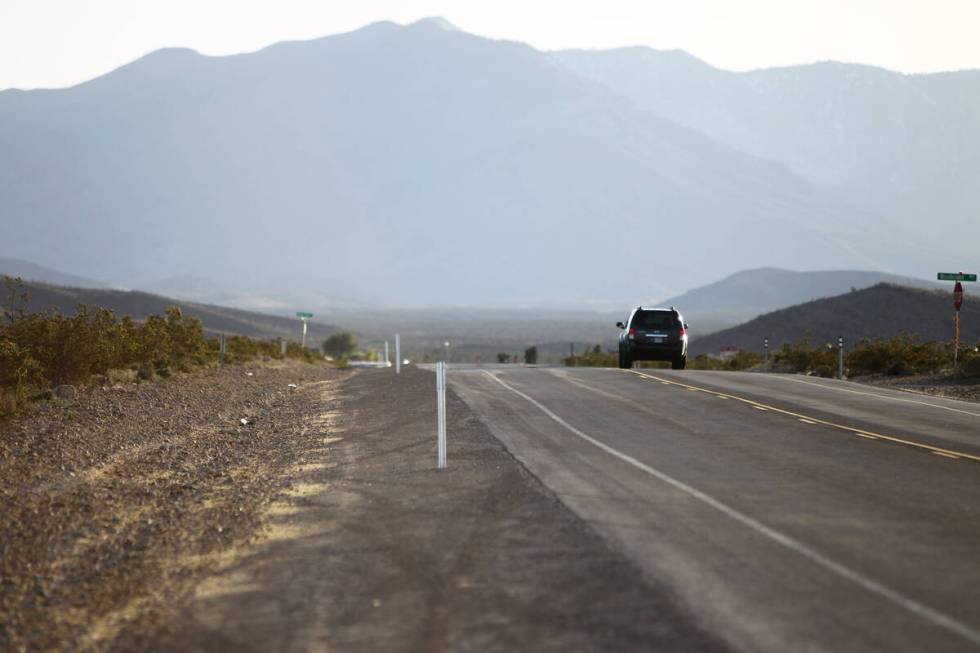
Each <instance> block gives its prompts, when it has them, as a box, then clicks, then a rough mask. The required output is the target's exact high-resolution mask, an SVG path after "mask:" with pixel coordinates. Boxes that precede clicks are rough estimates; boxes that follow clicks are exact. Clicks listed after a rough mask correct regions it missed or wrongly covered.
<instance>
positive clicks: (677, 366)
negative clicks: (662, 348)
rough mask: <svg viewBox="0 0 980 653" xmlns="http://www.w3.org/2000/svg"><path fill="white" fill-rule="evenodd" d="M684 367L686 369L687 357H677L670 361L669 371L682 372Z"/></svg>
mask: <svg viewBox="0 0 980 653" xmlns="http://www.w3.org/2000/svg"><path fill="white" fill-rule="evenodd" d="M685 367H687V356H678V357H677V358H675V359H674V360H672V361H670V369H672V370H682V369H684V368H685Z"/></svg>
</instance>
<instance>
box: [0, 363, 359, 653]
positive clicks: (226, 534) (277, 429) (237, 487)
mask: <svg viewBox="0 0 980 653" xmlns="http://www.w3.org/2000/svg"><path fill="white" fill-rule="evenodd" d="M345 375H346V373H343V372H339V371H337V370H333V369H330V368H328V367H326V366H322V365H309V364H302V363H296V362H289V363H280V364H275V365H273V364H264V365H263V364H252V365H248V366H229V367H226V368H223V369H213V370H208V371H204V372H201V373H197V374H193V375H186V376H184V375H182V376H179V377H175V378H171V379H167V380H164V381H161V382H158V383H150V384H142V385H126V386H117V387H115V388H105V389H96V390H94V391H92V392H89V393H83V394H81V395H79V396H77V397H74V398H72V399H68V400H55V401H52V402H48V403H46V404H42V405H39V406H37V407H36V409H35V410H33V411H32V412H31V413H30V414H27V415H24V416H22V417H19V418H16V419H12V420H8V421H5V422H3V423H0V651H62V650H64V651H75V650H103V649H106V648H116V649H120V650H131V649H134V648H139V647H140V644H141V643H143V642H145V641H147V640H146V637H147V636H149V634H151V633H154V632H156V631H157V630H158V628H159V627H160V625H161V624H163V623H166V622H167V621H168V620H171V619H172V618H173V615H174V612H175V610H176V609H177V606H180V605H182V604H183V603H184V601H185V600H186V597H187V596H188V594H189V592H191V590H192V589H193V587H194V586H195V585H196V583H197V581H198V580H199V579H200V578H202V577H204V576H205V574H206V573H208V572H209V571H210V570H211V569H212V568H213V566H214V564H215V562H214V561H215V560H216V559H218V558H220V557H221V556H223V555H225V554H226V552H227V551H229V550H233V549H234V548H235V547H237V546H241V545H243V544H245V543H247V542H248V540H249V539H250V538H252V537H253V536H254V535H255V533H256V532H257V528H258V526H259V524H260V516H261V514H262V513H263V512H264V509H265V507H266V506H267V504H268V503H269V502H270V501H271V500H272V499H273V498H274V497H275V496H277V495H278V494H279V492H280V491H281V490H282V489H283V488H284V487H287V486H288V484H289V483H290V481H291V478H290V472H289V470H291V469H293V468H294V467H295V466H296V465H297V464H298V463H299V462H300V461H301V460H302V458H303V456H304V455H305V453H306V452H307V451H308V450H310V449H311V448H313V447H315V446H316V444H317V443H316V442H314V441H313V440H314V438H315V437H316V436H314V435H313V434H312V432H311V431H310V430H309V429H306V428H304V425H305V424H306V423H307V421H308V415H309V412H310V411H309V407H310V405H311V401H315V402H316V405H317V406H319V407H322V406H323V402H324V396H326V395H327V394H329V392H328V390H329V389H330V388H334V387H336V386H337V384H338V382H339V381H340V379H342V378H343V377H344V376H345ZM290 384H293V385H294V386H295V387H290ZM311 398H312V399H311ZM243 419H244V420H245V423H242V421H241V420H243ZM282 434H288V437H283V435H282Z"/></svg>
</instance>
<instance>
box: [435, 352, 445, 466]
mask: <svg viewBox="0 0 980 653" xmlns="http://www.w3.org/2000/svg"><path fill="white" fill-rule="evenodd" d="M436 414H437V416H438V422H439V424H438V429H439V460H438V463H437V465H438V468H439V469H445V468H446V364H445V363H444V362H442V361H439V362H438V363H436Z"/></svg>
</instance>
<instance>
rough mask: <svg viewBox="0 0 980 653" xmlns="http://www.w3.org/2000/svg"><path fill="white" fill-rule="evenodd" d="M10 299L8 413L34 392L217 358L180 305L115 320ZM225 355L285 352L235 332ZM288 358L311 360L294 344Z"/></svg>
mask: <svg viewBox="0 0 980 653" xmlns="http://www.w3.org/2000/svg"><path fill="white" fill-rule="evenodd" d="M9 285H10V284H9V283H8V286H9ZM11 297H12V299H11V300H10V301H8V306H7V309H6V310H5V311H4V315H5V318H6V319H5V321H4V322H3V323H0V388H2V389H3V392H2V395H3V402H2V403H3V405H4V407H5V408H4V409H3V410H4V411H7V409H8V408H9V404H10V403H11V401H12V399H11V397H13V398H14V400H16V401H19V400H21V399H22V398H24V397H25V396H27V395H29V394H31V393H33V394H34V395H38V396H41V395H43V393H44V392H45V391H46V390H48V389H50V388H52V387H55V386H59V385H63V384H72V385H75V384H77V385H86V384H88V383H90V382H91V381H93V380H95V381H96V382H101V381H107V382H110V383H116V382H120V381H123V380H131V379H133V378H134V377H135V378H137V379H140V380H147V381H149V380H153V379H156V378H158V377H167V376H169V375H170V374H171V373H173V371H175V370H180V371H189V370H192V369H194V368H197V367H200V366H202V365H207V364H209V363H210V362H211V361H214V360H216V359H217V355H218V340H217V339H212V340H210V341H207V340H205V339H204V332H203V328H202V325H201V322H200V320H198V319H197V318H194V317H190V316H187V315H184V314H183V313H181V311H180V309H179V308H177V307H171V308H169V309H167V311H166V314H165V315H163V316H159V315H150V316H149V317H147V318H146V319H145V320H144V321H143V322H142V323H136V322H135V321H134V320H133V319H132V318H130V317H128V316H127V317H124V318H122V319H121V320H120V319H117V318H116V316H115V314H113V312H112V311H110V310H108V309H104V308H98V309H90V308H89V307H87V306H79V307H78V308H77V310H76V312H75V314H74V315H62V314H61V313H58V312H55V311H50V312H44V313H29V312H27V311H26V309H25V308H24V307H23V306H21V305H19V304H18V305H16V306H14V305H13V301H14V299H17V295H16V293H14V292H11ZM24 301H26V297H25V298H24ZM227 354H228V355H227V357H226V361H227V362H245V361H248V360H252V359H254V358H258V357H261V356H268V357H281V344H280V342H279V341H260V340H253V339H251V338H247V337H244V336H231V337H229V338H228V339H227ZM287 356H289V357H290V358H297V359H302V360H305V361H309V362H312V361H313V360H314V356H313V354H312V352H310V351H309V350H308V349H305V348H303V347H301V346H299V345H297V344H295V343H290V345H289V346H288V349H287Z"/></svg>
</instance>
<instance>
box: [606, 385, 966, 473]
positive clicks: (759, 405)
mask: <svg viewBox="0 0 980 653" xmlns="http://www.w3.org/2000/svg"><path fill="white" fill-rule="evenodd" d="M624 371H625V372H629V373H630V374H636V375H637V376H641V377H643V378H645V379H651V380H653V381H660V382H661V383H663V384H664V385H676V386H678V387H681V388H688V389H695V390H700V391H701V392H707V393H709V394H713V395H716V396H718V397H725V398H726V399H734V400H735V401H741V402H742V403H744V404H748V405H750V406H754V407H756V408H759V409H762V410H771V411H773V412H776V413H782V414H783V415H789V416H790V417H795V418H797V419H799V420H809V421H810V422H812V423H814V424H823V425H824V426H829V427H831V428H835V429H840V430H842V431H848V432H849V433H853V434H854V435H860V436H861V437H865V438H870V439H876V438H877V439H880V440H888V441H889V442H897V443H898V444H904V445H906V446H909V447H915V448H916V449H923V450H925V451H931V452H932V453H935V454H939V455H943V456H946V457H948V458H966V459H968V460H973V461H975V462H980V456H976V455H973V454H969V453H964V452H962V451H953V450H950V449H943V448H942V447H936V446H933V445H931V444H925V443H923V442H916V441H914V440H906V439H905V438H899V437H895V436H894V435H883V434H881V433H875V432H874V431H866V430H864V429H856V428H854V427H853V426H845V425H844V424H837V423H836V422H831V421H828V420H825V419H820V418H819V417H812V416H809V415H801V414H800V413H794V412H793V411H791V410H786V409H784V408H777V407H776V406H770V405H769V404H764V403H761V402H758V401H754V400H752V399H746V398H745V397H739V396H738V395H733V394H727V393H724V392H718V391H717V390H709V389H708V388H702V387H699V386H694V385H689V384H687V383H681V382H679V381H671V380H669V379H664V378H663V377H659V376H654V375H652V374H645V373H643V372H638V371H636V370H624Z"/></svg>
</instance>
